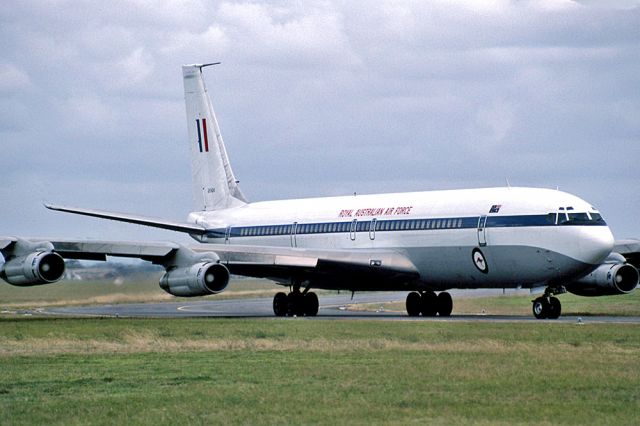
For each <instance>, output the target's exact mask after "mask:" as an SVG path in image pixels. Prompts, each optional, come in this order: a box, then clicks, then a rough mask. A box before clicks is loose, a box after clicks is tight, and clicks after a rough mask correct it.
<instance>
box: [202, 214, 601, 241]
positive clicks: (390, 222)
mask: <svg viewBox="0 0 640 426" xmlns="http://www.w3.org/2000/svg"><path fill="white" fill-rule="evenodd" d="M479 219H480V217H479V216H471V217H448V218H435V219H428V218H423V219H377V220H376V225H375V232H376V233H378V232H395V231H438V230H445V229H446V230H452V229H476V228H477V227H478V220H479ZM554 221H555V217H554ZM606 225H607V224H606V222H605V221H604V220H602V219H600V220H594V221H591V222H586V223H585V222H574V223H572V222H565V223H562V224H560V225H556V224H555V223H554V222H552V221H551V220H550V217H549V215H520V216H489V217H488V218H487V223H486V225H485V228H525V227H532V226H538V227H540V226H545V227H546V226H606ZM351 226H352V221H348V222H345V221H342V222H317V223H298V224H297V225H296V235H305V234H335V233H349V232H352V229H351ZM291 228H292V225H291V224H277V225H259V226H234V227H231V230H230V233H229V236H230V237H257V236H275V235H290V234H291V231H292V229H291ZM355 231H356V232H369V231H371V221H370V220H358V221H357V223H356V229H355ZM225 235H226V228H218V229H210V230H208V231H207V236H208V237H211V238H224V236H225Z"/></svg>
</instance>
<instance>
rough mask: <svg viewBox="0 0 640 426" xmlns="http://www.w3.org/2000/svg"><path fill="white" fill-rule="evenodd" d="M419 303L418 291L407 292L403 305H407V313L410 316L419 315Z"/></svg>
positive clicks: (420, 302)
mask: <svg viewBox="0 0 640 426" xmlns="http://www.w3.org/2000/svg"><path fill="white" fill-rule="evenodd" d="M421 304H422V296H420V293H418V292H416V291H412V292H411V293H409V294H407V302H406V303H405V305H406V307H407V314H409V316H410V317H417V316H419V315H420V308H421Z"/></svg>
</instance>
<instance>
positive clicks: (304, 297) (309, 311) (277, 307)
mask: <svg viewBox="0 0 640 426" xmlns="http://www.w3.org/2000/svg"><path fill="white" fill-rule="evenodd" d="M319 307H320V303H319V302H318V295H317V294H315V293H314V292H307V291H304V292H301V291H300V289H299V288H298V289H295V288H294V290H293V291H292V292H290V293H289V294H286V293H284V292H279V293H276V295H275V296H274V297H273V313H274V314H276V316H278V317H284V316H287V315H288V316H290V317H292V316H299V317H301V316H308V317H315V316H316V315H318V308H319Z"/></svg>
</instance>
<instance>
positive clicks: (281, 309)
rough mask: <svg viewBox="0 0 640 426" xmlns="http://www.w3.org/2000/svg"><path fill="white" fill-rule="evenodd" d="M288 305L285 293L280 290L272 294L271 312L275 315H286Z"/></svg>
mask: <svg viewBox="0 0 640 426" xmlns="http://www.w3.org/2000/svg"><path fill="white" fill-rule="evenodd" d="M288 306H289V304H288V302H287V295H286V294H285V293H283V292H280V293H276V295H275V296H273V313H274V314H276V316H277V317H283V316H285V315H287V310H288Z"/></svg>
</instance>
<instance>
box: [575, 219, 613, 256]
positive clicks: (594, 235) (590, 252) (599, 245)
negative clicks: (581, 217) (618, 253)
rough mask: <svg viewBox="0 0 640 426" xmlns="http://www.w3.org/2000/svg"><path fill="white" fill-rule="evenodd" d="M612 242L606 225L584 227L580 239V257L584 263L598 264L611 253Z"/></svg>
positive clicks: (611, 235)
mask: <svg viewBox="0 0 640 426" xmlns="http://www.w3.org/2000/svg"><path fill="white" fill-rule="evenodd" d="M613 244H614V238H613V234H612V233H611V230H610V229H609V227H608V226H590V227H585V228H583V232H582V238H581V239H580V251H581V255H582V259H583V260H584V261H585V262H586V263H590V264H592V265H598V264H600V263H602V262H604V260H605V259H606V258H607V257H608V256H609V255H610V254H611V251H612V250H613Z"/></svg>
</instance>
